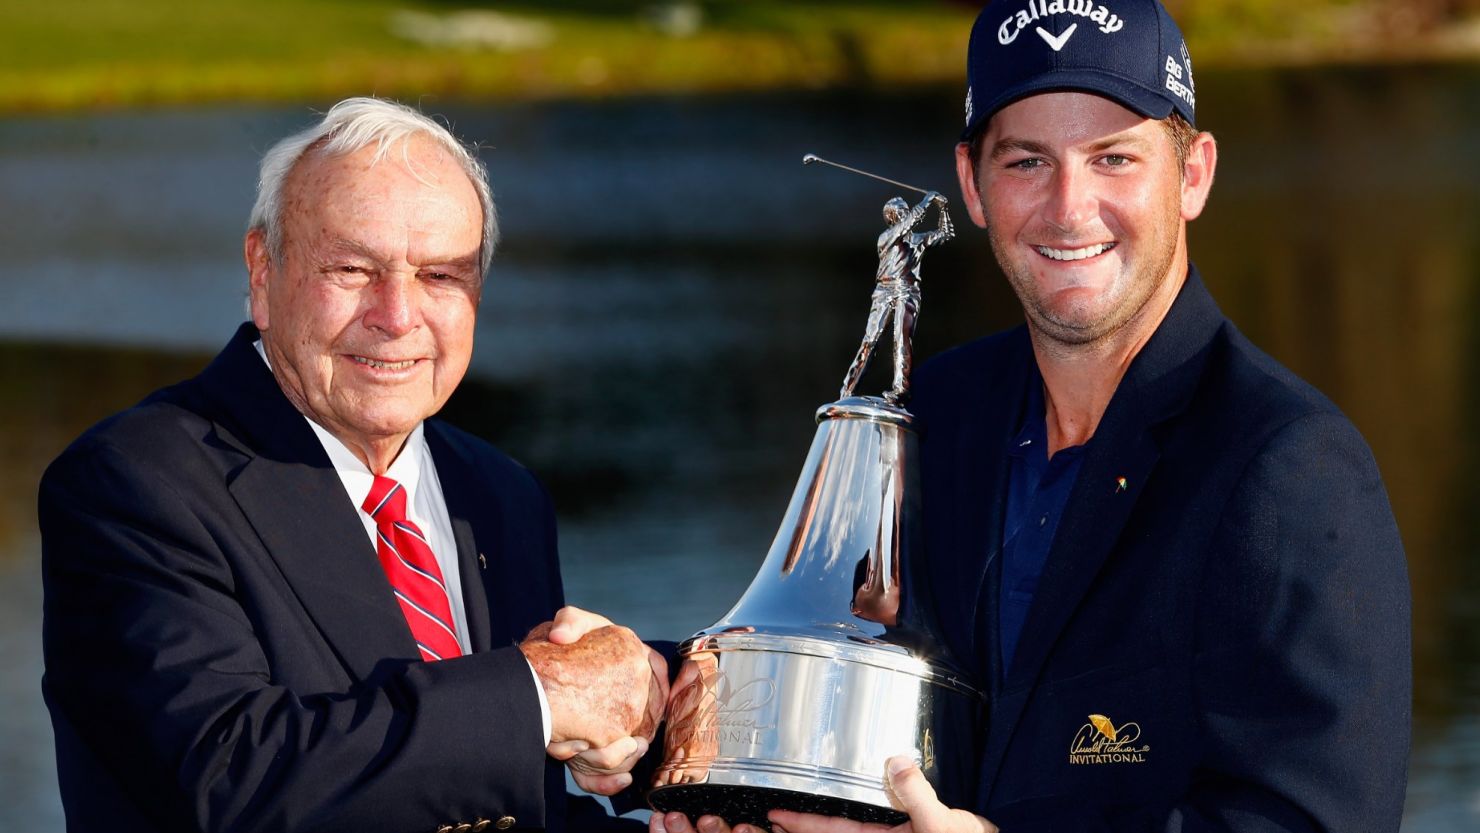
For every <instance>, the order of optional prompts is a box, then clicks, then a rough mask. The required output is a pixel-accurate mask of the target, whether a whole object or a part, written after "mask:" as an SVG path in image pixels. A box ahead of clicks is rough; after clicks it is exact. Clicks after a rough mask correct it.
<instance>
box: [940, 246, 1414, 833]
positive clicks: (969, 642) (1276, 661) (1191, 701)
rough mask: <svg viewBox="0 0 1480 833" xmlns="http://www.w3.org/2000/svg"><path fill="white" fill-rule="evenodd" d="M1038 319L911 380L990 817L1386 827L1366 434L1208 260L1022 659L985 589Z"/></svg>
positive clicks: (1401, 712) (1015, 822)
mask: <svg viewBox="0 0 1480 833" xmlns="http://www.w3.org/2000/svg"><path fill="white" fill-rule="evenodd" d="M1033 361H1034V357H1033V352H1032V348H1031V345H1030V343H1029V339H1028V334H1027V331H1026V328H1023V327H1019V328H1018V329H1015V330H1013V331H1010V332H1007V333H1004V334H1000V335H997V336H992V337H989V338H986V339H982V340H980V341H976V342H973V343H971V344H967V345H965V346H962V347H959V348H956V349H955V350H952V351H950V352H947V353H945V354H942V355H941V356H939V357H937V358H935V359H933V360H932V361H930V362H928V363H926V364H925V365H923V366H922V367H921V368H920V371H919V373H918V374H917V375H916V382H915V399H914V403H913V405H912V409H913V410H914V411H915V412H916V413H917V415H918V416H919V419H920V425H921V430H922V441H921V456H922V463H921V475H922V492H923V503H924V508H923V511H924V513H925V524H924V526H925V530H926V532H925V534H926V558H927V560H928V563H927V572H928V575H929V582H930V585H931V590H932V591H933V592H934V594H935V598H936V600H937V602H938V604H939V608H940V610H941V612H942V615H943V619H944V621H945V623H946V629H947V631H948V632H949V634H950V636H949V638H950V639H951V640H952V642H953V644H952V645H951V647H952V649H953V650H954V652H955V653H956V655H957V656H958V657H959V658H961V660H962V661H963V662H965V663H967V664H968V665H971V666H972V667H973V668H974V672H975V674H976V675H977V678H978V680H979V681H980V682H981V683H982V685H983V686H984V688H986V689H987V690H988V691H989V692H990V698H989V699H990V706H989V708H988V714H987V721H986V722H987V729H986V733H985V736H984V737H982V738H980V741H981V745H982V750H981V773H980V790H979V796H978V802H977V806H976V807H975V808H974V809H975V810H976V811H977V812H980V813H981V814H982V815H984V816H986V817H987V818H988V819H990V820H992V821H994V822H995V823H997V824H998V825H1000V826H1001V827H1002V829H1003V831H1004V833H1027V832H1029V831H1050V830H1052V831H1112V830H1113V831H1204V830H1208V831H1211V830H1219V831H1226V830H1233V831H1274V830H1280V831H1314V830H1323V831H1337V832H1339V833H1349V832H1350V831H1396V830H1397V829H1398V825H1399V821H1400V818H1401V815H1402V806H1403V797H1404V788H1405V782H1406V768H1407V760H1408V748H1409V734H1410V719H1411V677H1410V663H1411V659H1410V640H1409V592H1408V580H1407V572H1406V565H1405V561H1404V556H1403V549H1402V543H1401V541H1400V540H1399V537H1398V530H1397V527H1396V525H1395V523H1394V521H1393V516H1392V510H1391V509H1390V508H1389V506H1388V500H1387V495H1386V492H1385V491H1384V489H1383V485H1382V481H1381V479H1380V477H1379V475H1378V472H1377V467H1376V464H1375V462H1374V461H1373V458H1372V455H1371V453H1370V452H1369V451H1368V449H1367V446H1366V444H1365V443H1364V442H1363V440H1362V438H1361V436H1360V435H1359V434H1358V433H1357V431H1356V429H1355V428H1354V427H1353V426H1352V425H1351V423H1350V422H1349V421H1348V420H1347V419H1346V418H1345V417H1344V416H1343V415H1342V414H1341V413H1340V412H1339V411H1338V410H1337V408H1336V407H1335V406H1334V405H1333V404H1332V403H1331V402H1330V401H1328V400H1327V399H1326V398H1325V397H1323V396H1322V395H1321V394H1320V393H1318V392H1317V391H1316V390H1315V389H1313V388H1312V387H1310V386H1309V385H1307V384H1306V383H1304V382H1302V381H1301V380H1299V379H1298V378H1296V377H1295V376H1294V375H1292V374H1291V373H1290V372H1289V371H1287V370H1285V369H1284V368H1283V367H1281V366H1279V365H1278V364H1277V363H1276V362H1274V361H1273V360H1272V359H1270V358H1269V357H1268V356H1266V355H1265V354H1263V353H1261V352H1260V351H1259V350H1258V349H1257V348H1255V347H1254V346H1253V345H1252V344H1250V343H1249V342H1248V341H1247V340H1246V339H1245V338H1244V337H1243V336H1242V335H1241V334H1240V333H1239V332H1238V330H1236V329H1235V328H1234V326H1233V325H1232V324H1231V323H1230V322H1229V321H1228V320H1227V319H1226V318H1224V317H1223V315H1222V313H1221V312H1219V310H1218V308H1217V306H1216V304H1215V303H1214V302H1213V299H1212V298H1211V297H1210V296H1209V295H1208V293H1207V291H1206V290H1205V289H1204V287H1203V285H1202V282H1201V280H1200V279H1199V277H1198V275H1197V273H1196V271H1195V270H1193V271H1192V272H1191V273H1190V275H1189V277H1188V280H1187V283H1186V285H1185V286H1184V287H1183V289H1182V291H1181V293H1180V295H1179V296H1178V298H1177V299H1176V301H1175V303H1174V304H1173V306H1172V308H1171V310H1170V312H1169V313H1168V315H1167V317H1166V319H1165V320H1164V321H1163V323H1162V324H1161V326H1160V327H1159V328H1158V330H1157V331H1156V333H1155V334H1154V335H1153V336H1152V338H1151V339H1150V340H1149V341H1148V342H1147V343H1146V345H1145V347H1144V349H1143V350H1142V351H1141V352H1140V353H1139V354H1138V355H1137V356H1136V358H1135V359H1134V361H1133V362H1132V364H1131V366H1130V368H1129V369H1128V371H1127V373H1126V375H1125V378H1124V379H1123V380H1122V381H1121V383H1120V385H1119V387H1118V388H1117V389H1116V392H1115V395H1114V397H1113V398H1112V400H1111V402H1110V404H1109V407H1108V409H1107V410H1106V411H1105V415H1104V417H1103V419H1102V420H1101V422H1100V424H1099V427H1098V429H1097V430H1096V432H1095V435H1094V438H1093V439H1092V440H1091V441H1090V443H1089V446H1088V449H1087V452H1086V457H1085V459H1084V462H1083V467H1082V468H1081V470H1080V473H1079V479H1078V480H1077V482H1076V483H1075V485H1074V489H1073V492H1072V494H1071V496H1070V498H1069V502H1068V505H1067V507H1066V510H1065V514H1064V516H1063V519H1062V521H1061V522H1060V526H1059V529H1058V533H1057V535H1056V537H1055V539H1054V542H1053V547H1052V550H1051V551H1050V554H1049V557H1048V560H1047V562H1046V564H1045V567H1044V572H1043V575H1042V577H1041V579H1040V581H1039V585H1038V589H1037V592H1036V595H1035V596H1034V600H1033V603H1032V607H1031V608H1030V610H1029V612H1028V618H1027V622H1026V625H1025V628H1024V631H1023V635H1022V639H1021V642H1020V643H1019V645H1018V648H1017V652H1016V656H1015V657H1014V659H1013V664H1012V667H1010V668H1002V667H1000V666H1001V659H1000V656H999V646H998V635H997V612H996V609H995V604H994V600H995V599H996V598H997V587H996V582H997V581H998V578H997V575H998V572H999V569H1000V565H999V564H998V563H997V558H998V556H999V554H1000V552H1001V548H1002V522H1003V519H1002V516H1003V506H1004V495H1005V494H1006V485H1007V476H1008V456H1007V449H1008V443H1009V442H1010V441H1011V439H1012V438H1013V436H1014V435H1015V433H1016V431H1017V429H1018V426H1019V425H1020V424H1021V421H1022V419H1023V413H1022V408H1023V403H1024V400H1025V395H1024V394H1025V391H1026V388H1025V385H1027V384H1028V380H1029V379H1030V378H1036V374H1032V373H1030V372H1029V370H1030V363H1031V362H1033Z"/></svg>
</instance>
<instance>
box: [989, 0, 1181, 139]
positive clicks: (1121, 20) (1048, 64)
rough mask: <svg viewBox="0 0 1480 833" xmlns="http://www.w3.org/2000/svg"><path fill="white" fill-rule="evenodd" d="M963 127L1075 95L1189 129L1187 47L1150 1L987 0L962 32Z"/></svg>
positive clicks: (1163, 11) (1164, 13) (1168, 17)
mask: <svg viewBox="0 0 1480 833" xmlns="http://www.w3.org/2000/svg"><path fill="white" fill-rule="evenodd" d="M966 83H967V87H966V129H965V131H963V132H962V134H961V140H962V141H970V140H971V138H972V136H974V135H975V134H976V132H977V131H978V130H980V129H981V127H982V125H984V124H985V123H986V120H987V119H988V118H990V117H991V115H992V114H993V113H995V112H997V111H998V110H1000V109H1002V108H1003V107H1006V106H1007V105H1009V104H1011V103H1012V102H1014V101H1017V100H1018V99H1020V98H1026V97H1027V96H1030V95H1033V94H1035V93H1043V92H1051V91H1056V90H1081V91H1084V92H1091V93H1096V94H1098V95H1103V96H1105V97H1106V98H1109V99H1112V100H1114V101H1116V102H1118V103H1120V104H1121V105H1123V106H1125V107H1127V108H1129V109H1131V110H1134V111H1135V112H1137V113H1140V114H1141V115H1143V116H1145V117H1147V118H1151V119H1164V118H1166V117H1167V116H1169V115H1171V113H1172V112H1173V111H1174V110H1175V111H1176V112H1178V113H1180V114H1181V115H1182V117H1183V118H1185V119H1187V121H1188V123H1189V124H1196V122H1195V121H1194V119H1193V114H1194V112H1195V110H1196V102H1197V96H1196V87H1195V86H1194V85H1193V83H1192V58H1191V57H1190V56H1189V55H1188V54H1187V43H1186V42H1185V41H1184V40H1183V39H1182V32H1181V30H1180V29H1178V28H1177V24H1176V23H1175V22H1173V20H1172V18H1171V15H1169V14H1167V11H1166V9H1164V8H1162V6H1161V4H1160V3H1158V2H1156V0H1104V2H1095V0H996V2H993V3H989V4H988V5H987V7H986V8H985V9H983V10H982V13H981V14H980V15H979V16H978V17H977V19H976V25H975V26H973V27H972V29H971V46H970V47H969V48H968V49H967V52H966Z"/></svg>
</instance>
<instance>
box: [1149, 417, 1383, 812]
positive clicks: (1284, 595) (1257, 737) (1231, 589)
mask: <svg viewBox="0 0 1480 833" xmlns="http://www.w3.org/2000/svg"><path fill="white" fill-rule="evenodd" d="M1214 540H1215V546H1216V549H1215V551H1214V552H1213V553H1212V557H1211V558H1210V559H1209V561H1208V567H1207V572H1206V580H1205V581H1204V583H1203V586H1202V588H1201V590H1200V593H1199V598H1198V602H1197V604H1198V606H1199V614H1198V617H1197V632H1196V645H1197V646H1198V647H1197V655H1196V656H1195V658H1194V690H1195V692H1196V697H1197V700H1198V703H1197V706H1198V713H1199V714H1200V715H1201V719H1202V727H1201V728H1202V734H1203V737H1204V739H1205V742H1204V744H1203V746H1202V749H1203V754H1202V759H1201V761H1200V762H1199V764H1198V768H1197V770H1196V771H1195V773H1194V782H1193V783H1194V786H1193V788H1192V789H1191V791H1190V793H1189V794H1188V795H1187V796H1186V799H1185V801H1184V802H1183V803H1182V805H1181V806H1179V807H1177V808H1176V809H1175V810H1174V811H1173V812H1172V813H1171V817H1170V819H1169V820H1168V821H1167V823H1166V825H1165V829H1166V830H1168V831H1189V833H1190V831H1250V832H1251V833H1252V831H1266V830H1281V831H1331V833H1339V831H1350V830H1367V831H1396V830H1397V829H1398V826H1399V823H1400V821H1401V817H1402V808H1403V798H1404V790H1405V784H1406V780H1407V777H1406V776H1407V761H1408V750H1409V740H1410V731H1411V729H1410V725H1411V717H1412V714H1411V711H1412V682H1411V680H1412V673H1411V663H1412V659H1411V643H1410V636H1409V624H1410V612H1409V598H1410V597H1409V589H1408V573H1407V565H1406V562H1405V559H1404V554H1403V545H1402V542H1401V540H1400V539H1399V537H1398V529H1397V525H1396V523H1395V522H1394V520H1393V514H1392V509H1391V508H1390V507H1389V505H1388V499H1387V493H1386V491H1385V490H1384V488H1383V485H1382V480H1381V477H1380V476H1379V475H1378V472H1377V465H1376V463H1375V461H1374V460H1373V459H1372V455H1371V452H1370V451H1368V449H1367V446H1366V443H1365V442H1363V440H1362V438H1361V436H1360V435H1359V434H1358V433H1357V431H1356V429H1355V428H1354V427H1353V426H1352V425H1351V423H1350V422H1348V421H1347V420H1346V419H1345V418H1344V417H1342V416H1341V415H1339V414H1336V413H1330V412H1325V413H1316V414H1310V415H1307V416H1305V417H1302V418H1300V419H1298V420H1296V421H1294V422H1292V423H1290V424H1288V425H1286V426H1285V427H1284V428H1283V429H1281V430H1280V431H1278V432H1277V433H1276V434H1275V435H1274V436H1273V438H1272V439H1271V440H1270V441H1269V443H1268V444H1267V445H1266V446H1265V447H1264V449H1263V450H1262V452H1261V453H1260V454H1258V455H1257V456H1256V457H1255V458H1254V459H1253V460H1252V462H1251V463H1250V465H1249V466H1248V468H1247V469H1246V471H1245V473H1244V476H1243V477H1242V478H1241V479H1240V481H1239V483H1238V486H1237V487H1236V489H1235V491H1234V492H1233V494H1232V497H1231V500H1230V502H1229V505H1228V506H1227V508H1226V509H1225V511H1224V514H1223V517H1222V519H1221V521H1220V524H1219V529H1218V532H1217V534H1216V535H1215V539H1214Z"/></svg>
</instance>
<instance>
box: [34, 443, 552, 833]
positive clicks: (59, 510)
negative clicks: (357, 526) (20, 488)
mask: <svg viewBox="0 0 1480 833" xmlns="http://www.w3.org/2000/svg"><path fill="white" fill-rule="evenodd" d="M142 457H144V455H138V454H128V453H125V452H124V451H121V450H119V449H117V448H115V447H112V446H109V445H108V444H106V443H105V442H102V441H94V442H87V441H84V442H83V443H82V444H81V445H80V446H75V447H74V448H73V449H72V450H69V452H67V453H66V454H64V455H63V457H62V458H61V459H59V460H58V461H57V462H56V463H55V464H53V466H52V468H51V469H50V470H49V471H48V472H47V474H46V476H45V478H44V479H43V481H42V484H41V489H40V525H41V533H42V542H43V543H42V548H43V577H44V593H45V617H44V623H43V641H44V653H45V662H46V673H45V679H44V681H43V690H44V693H45V696H46V699H47V703H48V706H49V708H50V709H51V712H52V715H53V722H54V723H55V724H56V726H57V736H58V739H59V743H61V742H62V740H63V739H64V738H65V739H66V742H68V743H75V744H77V746H78V747H79V748H78V749H77V750H75V752H76V754H71V753H65V760H64V763H63V765H62V766H61V767H60V772H61V777H62V779H63V781H64V782H66V781H67V780H68V779H69V778H71V779H74V780H76V779H79V778H81V779H82V780H84V781H85V780H86V778H89V777H92V778H106V780H107V781H108V782H109V784H110V789H109V792H110V793H112V792H117V793H121V794H122V795H125V796H127V797H128V799H129V800H130V803H131V804H132V805H133V806H134V807H135V808H137V809H138V810H139V812H140V816H141V819H147V826H148V828H149V829H159V830H171V831H174V830H181V831H186V830H190V831H193V830H210V831H227V830H230V831H257V830H261V831H296V830H341V829H342V830H351V829H353V830H378V831H402V830H408V831H411V830H414V831H423V833H426V832H427V831H432V830H435V829H437V827H438V826H439V825H442V824H446V823H449V822H451V823H456V822H458V821H460V820H465V821H468V822H473V821H475V820H477V819H479V818H487V819H498V818H500V817H501V816H504V815H508V816H514V817H515V818H516V819H517V820H518V825H519V826H520V827H524V826H541V825H542V824H543V819H544V816H545V809H546V808H545V806H544V803H545V800H544V796H545V783H544V781H545V754H544V745H543V741H542V738H541V729H540V712H539V703H538V698H537V694H536V691H535V687H534V682H533V680H532V679H531V677H530V674H529V670H528V666H527V665H526V664H525V660H524V658H523V655H522V654H521V653H520V652H519V650H518V649H517V648H515V647H508V648H504V649H501V650H496V651H491V652H487V653H479V654H474V655H471V656H467V657H461V658H457V659H452V660H447V661H444V662H437V663H421V662H414V663H410V662H404V661H399V660H387V661H386V663H385V664H384V667H382V668H378V669H377V670H376V673H375V675H374V676H373V678H372V679H371V680H369V681H366V682H364V683H361V684H358V685H355V686H352V687H349V688H348V690H346V691H344V692H341V693H317V694H308V693H304V692H299V691H295V690H293V689H291V688H288V687H286V686H284V685H283V684H281V683H280V682H279V681H278V680H275V679H274V675H273V670H272V667H271V665H270V663H269V660H268V656H267V654H266V652H265V649H264V647H263V644H262V643H261V642H260V641H259V639H258V636H257V634H256V633H255V630H254V619H253V615H254V614H253V613H251V612H250V610H251V605H250V601H249V600H244V599H242V598H241V597H240V595H239V594H240V593H242V592H243V589H242V587H239V586H238V581H237V577H236V576H235V575H234V570H235V569H236V565H234V563H233V561H232V560H231V559H230V558H229V557H228V555H227V552H228V549H229V548H230V547H233V546H236V545H237V543H236V542H234V541H230V540H223V536H222V534H221V529H222V524H220V523H218V522H216V520H215V519H213V518H211V517H210V514H211V510H209V509H208V508H203V507H208V503H207V502H203V501H201V500H199V499H198V497H196V496H192V495H191V494H190V491H191V487H190V486H188V485H184V484H188V483H189V481H188V480H182V479H181V478H180V477H179V476H178V475H177V474H175V473H172V472H170V471H166V470H165V469H166V467H165V466H164V465H163V464H161V463H159V462H158V461H156V460H153V458H149V459H141V458H142ZM192 497H195V498H196V499H191V498H192ZM228 509H229V507H223V508H222V509H221V511H223V512H225V511H228ZM552 546H553V544H552ZM302 650H305V651H307V650H310V648H308V647H304V648H303V649H302ZM63 757H64V751H63V750H61V749H59V758H63ZM73 767H81V768H83V769H84V772H83V774H82V775H79V774H78V772H75V771H69V770H70V769H72V768H73ZM87 803H88V801H87V796H86V795H85V794H84V795H82V800H80V801H78V802H77V805H78V806H74V805H72V804H69V805H68V807H67V809H68V814H69V824H70V825H72V827H73V829H87V828H88V827H89V817H88V812H89V810H88V808H87V807H86V806H80V805H86V804H87ZM92 821H96V822H103V821H106V819H102V818H96V819H92ZM134 826H135V825H132V824H123V825H119V824H118V820H117V819H114V820H113V823H109V824H106V825H105V827H98V828H95V829H119V828H120V827H121V828H122V829H133V828H134ZM138 826H140V827H143V826H144V824H143V823H142V821H141V822H140V823H139V824H138Z"/></svg>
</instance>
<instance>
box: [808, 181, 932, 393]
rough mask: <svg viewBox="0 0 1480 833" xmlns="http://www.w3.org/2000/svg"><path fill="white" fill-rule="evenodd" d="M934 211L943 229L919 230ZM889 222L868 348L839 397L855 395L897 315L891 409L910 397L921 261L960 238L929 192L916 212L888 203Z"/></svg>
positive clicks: (864, 345)
mask: <svg viewBox="0 0 1480 833" xmlns="http://www.w3.org/2000/svg"><path fill="white" fill-rule="evenodd" d="M812 158H813V159H818V157H815V156H814V157H812ZM818 161H820V162H824V163H826V162H827V160H825V159H818ZM829 164H830V163H829ZM931 206H936V207H938V208H939V209H940V211H939V213H940V224H939V225H938V226H936V227H935V229H934V230H933V231H924V232H920V231H915V227H916V226H918V225H920V223H921V222H922V221H923V220H924V219H925V215H926V214H928V213H929V211H930V208H931ZM884 222H886V223H888V224H889V228H887V229H885V230H884V233H883V234H881V235H879V272H878V276H877V283H876V284H875V286H874V298H873V303H872V304H871V305H870V306H869V312H868V326H867V327H866V328H865V329H864V332H863V343H862V344H860V345H858V355H857V356H855V357H854V359H853V364H852V366H850V367H849V368H848V375H847V376H844V377H843V390H842V392H841V393H839V394H838V398H839V399H847V398H848V397H850V396H852V395H853V389H854V388H855V387H857V385H858V380H859V379H860V378H861V377H862V376H863V371H864V370H865V369H867V368H868V360H869V356H870V355H871V354H872V353H873V351H874V348H875V347H877V346H878V345H879V337H880V336H882V335H883V334H884V322H885V321H886V320H887V319H888V318H889V316H890V315H893V316H894V386H893V387H891V388H890V389H889V390H888V391H887V392H885V394H884V399H885V400H886V401H887V402H888V403H889V404H891V405H901V404H903V403H904V401H905V400H906V399H908V398H909V393H910V369H911V366H912V353H911V347H910V344H911V341H912V339H913V338H914V336H915V316H916V315H917V314H919V311H920V261H921V259H923V258H924V257H925V250H926V249H928V248H930V247H931V246H934V245H936V244H938V243H944V242H946V241H947V240H950V239H951V238H952V237H954V236H955V234H956V233H955V231H954V230H952V228H951V215H950V212H948V211H947V210H946V198H945V197H942V196H941V195H940V194H938V193H936V192H935V191H928V192H926V194H925V199H923V200H921V201H920V204H919V205H917V206H915V207H914V208H910V206H909V203H907V202H905V201H904V200H903V199H901V198H900V197H894V198H893V199H891V200H889V201H888V202H886V203H884Z"/></svg>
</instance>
